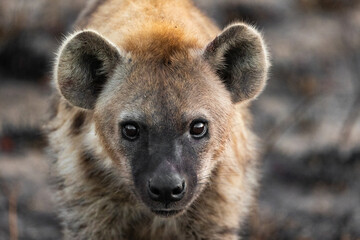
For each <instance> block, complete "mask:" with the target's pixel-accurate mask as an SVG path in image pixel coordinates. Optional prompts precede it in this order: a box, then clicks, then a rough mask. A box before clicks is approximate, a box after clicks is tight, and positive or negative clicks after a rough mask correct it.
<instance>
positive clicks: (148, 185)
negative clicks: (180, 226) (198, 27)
mask: <svg viewBox="0 0 360 240" xmlns="http://www.w3.org/2000/svg"><path fill="white" fill-rule="evenodd" d="M183 45H184V44H183ZM150 56H151V53H150ZM266 69H267V60H266V52H265V48H264V45H263V43H262V41H261V37H260V36H259V34H258V33H257V32H256V31H255V30H254V29H252V28H249V27H247V26H245V25H243V24H235V25H232V26H230V27H228V28H226V29H225V30H224V31H223V33H222V34H221V35H219V36H218V37H216V38H215V39H214V40H213V41H212V42H211V43H209V45H208V46H207V47H206V48H205V49H194V48H184V47H178V48H176V47H174V48H173V49H172V53H171V54H169V55H168V56H161V57H160V58H151V57H150V58H149V57H144V56H143V55H142V54H137V53H136V52H127V53H124V52H122V51H120V50H119V49H118V47H116V46H115V45H114V44H112V43H111V42H110V41H108V40H106V39H105V38H104V37H102V36H100V35H99V34H97V33H95V32H93V31H82V32H80V33H77V34H75V35H73V36H71V37H70V38H69V40H68V41H66V42H65V44H64V45H63V47H62V48H61V50H60V55H59V59H58V65H57V72H56V79H57V83H58V88H59V90H60V92H61V93H62V95H63V96H64V97H65V98H66V99H67V100H68V101H69V102H70V103H72V104H73V105H75V106H78V107H81V108H85V109H88V110H90V111H94V122H95V126H96V131H97V134H98V135H99V138H100V142H101V144H102V145H103V147H104V149H105V150H106V151H107V152H108V154H109V156H110V157H111V159H112V162H113V163H114V166H116V169H117V170H116V172H117V174H118V176H119V179H124V178H125V179H127V180H128V183H129V187H130V188H131V190H132V191H133V192H134V193H135V195H136V196H137V197H138V199H139V200H140V201H141V202H143V203H144V204H145V205H146V206H148V207H149V208H150V210H151V211H153V212H154V213H155V214H158V215H161V216H171V215H174V214H177V213H180V212H182V211H183V210H185V209H186V208H187V207H188V206H189V205H190V204H191V202H192V201H193V200H194V199H196V197H197V196H198V195H199V194H200V193H201V191H202V189H203V187H204V186H205V185H206V183H207V182H208V179H209V176H210V173H211V171H212V170H213V169H214V168H215V167H216V164H217V162H218V161H220V160H221V159H218V157H217V156H219V155H220V153H221V152H222V151H223V150H224V148H225V145H226V144H225V143H226V141H227V140H228V139H229V136H230V134H231V124H232V123H231V121H232V113H233V110H234V104H236V103H238V102H240V101H244V100H248V99H251V98H254V97H255V96H257V95H258V93H259V92H260V91H261V90H262V88H263V86H264V83H265V79H266V76H265V75H266Z"/></svg>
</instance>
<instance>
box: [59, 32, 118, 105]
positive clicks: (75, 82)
mask: <svg viewBox="0 0 360 240" xmlns="http://www.w3.org/2000/svg"><path fill="white" fill-rule="evenodd" d="M120 59H121V56H120V53H119V50H118V49H117V48H116V47H115V45H113V44H112V43H110V42H109V41H107V40H106V39H104V38H103V37H102V36H100V35H99V34H98V33H96V32H94V31H91V30H86V31H81V32H78V33H75V34H74V35H72V36H70V37H69V38H68V39H67V40H66V41H65V43H64V44H63V46H62V47H61V48H60V51H59V56H58V60H57V63H56V66H55V79H56V81H57V86H58V89H59V90H60V92H61V94H62V95H63V96H64V97H65V98H66V99H67V100H68V101H69V102H70V103H71V104H73V105H75V106H78V107H81V108H85V109H93V108H94V107H95V102H96V99H97V97H98V95H99V94H100V92H101V90H102V88H103V86H104V84H105V83H106V81H107V80H108V78H109V76H110V75H111V73H112V72H113V70H114V68H115V65H116V64H117V63H118V62H119V61H120Z"/></svg>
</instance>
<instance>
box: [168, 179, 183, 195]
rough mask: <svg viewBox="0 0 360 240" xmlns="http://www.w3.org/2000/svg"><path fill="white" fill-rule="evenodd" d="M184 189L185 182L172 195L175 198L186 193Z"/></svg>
mask: <svg viewBox="0 0 360 240" xmlns="http://www.w3.org/2000/svg"><path fill="white" fill-rule="evenodd" d="M184 189H185V181H183V182H182V184H181V185H178V186H177V187H176V188H174V189H173V190H172V192H171V194H172V195H173V196H177V195H180V194H182V193H183V192H184Z"/></svg>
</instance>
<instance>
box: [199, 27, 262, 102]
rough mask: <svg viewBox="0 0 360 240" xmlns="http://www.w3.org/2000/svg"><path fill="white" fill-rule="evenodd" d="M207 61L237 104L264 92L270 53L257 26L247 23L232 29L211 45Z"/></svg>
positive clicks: (209, 45)
mask: <svg viewBox="0 0 360 240" xmlns="http://www.w3.org/2000/svg"><path fill="white" fill-rule="evenodd" d="M204 58H205V59H206V60H207V61H208V63H209V64H210V65H211V66H212V68H213V69H214V70H215V71H216V73H217V75H218V76H219V77H220V78H221V80H222V81H223V82H224V84H225V85H226V87H227V89H228V90H229V91H230V93H231V97H232V101H233V102H234V103H237V102H241V101H244V100H249V99H253V98H255V97H256V96H258V95H259V94H260V93H261V91H262V90H263V88H264V86H265V83H266V80H267V72H268V68H269V62H268V53H267V51H266V46H265V44H264V42H263V40H262V37H261V35H260V33H259V32H258V31H256V30H255V29H254V28H253V27H251V26H248V25H246V24H244V23H235V24H232V25H230V26H228V27H227V28H225V29H224V30H223V32H222V33H221V34H220V35H218V36H217V37H216V38H215V39H214V40H213V41H212V42H210V43H209V44H208V46H207V47H206V49H205V51H204Z"/></svg>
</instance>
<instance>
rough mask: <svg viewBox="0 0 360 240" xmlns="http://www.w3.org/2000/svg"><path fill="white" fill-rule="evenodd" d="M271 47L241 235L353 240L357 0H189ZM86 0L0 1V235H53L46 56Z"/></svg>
mask: <svg viewBox="0 0 360 240" xmlns="http://www.w3.org/2000/svg"><path fill="white" fill-rule="evenodd" d="M195 3H196V5H198V6H199V7H200V8H201V9H202V10H203V11H204V12H206V13H207V14H208V15H209V16H211V17H212V18H214V19H215V20H216V22H217V23H218V25H219V26H220V27H223V26H225V25H226V24H228V23H231V22H233V21H234V20H243V21H245V22H248V23H251V24H254V25H255V26H257V27H258V29H259V30H261V32H262V33H263V34H264V36H265V39H266V42H267V44H268V47H269V50H270V52H271V56H272V65H273V67H272V70H271V77H270V80H269V82H268V85H267V88H266V90H265V91H264V93H263V94H262V95H261V96H260V97H259V98H258V100H257V101H255V102H254V103H253V105H252V111H253V113H254V121H255V122H254V130H255V131H256V133H257V134H258V135H259V136H260V139H261V140H262V143H263V148H262V162H263V163H262V173H263V178H262V186H261V189H260V191H259V200H258V201H259V204H258V207H257V208H256V211H255V213H254V216H252V217H251V218H250V219H249V222H248V224H247V225H246V226H245V228H244V230H243V231H242V232H241V233H240V234H241V235H242V236H243V238H244V239H251V240H255V239H279V240H280V239H334V240H335V239H341V240H350V239H355V240H359V239H360V2H359V1H356V0H353V1H352V0H292V1H288V0H222V1H216V0H196V1H195ZM85 4H86V0H31V1H29V0H0V239H13V240H15V239H37V240H41V239H60V238H61V229H60V225H59V220H58V219H57V218H56V214H55V211H56V205H55V204H54V202H53V200H52V196H53V193H52V192H53V190H52V189H51V187H50V186H49V177H48V158H47V157H46V154H45V151H44V147H45V146H46V138H45V137H44V136H43V135H42V134H41V126H42V125H43V123H44V120H46V116H47V107H48V98H49V95H50V87H49V83H50V76H51V74H50V73H51V66H52V61H53V59H54V56H55V54H54V53H55V52H56V49H57V47H58V46H59V44H60V43H61V40H62V38H63V36H64V35H66V33H68V32H71V26H72V24H73V23H74V21H75V20H76V17H77V15H78V14H79V11H80V10H81V9H83V8H84V5H85Z"/></svg>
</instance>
